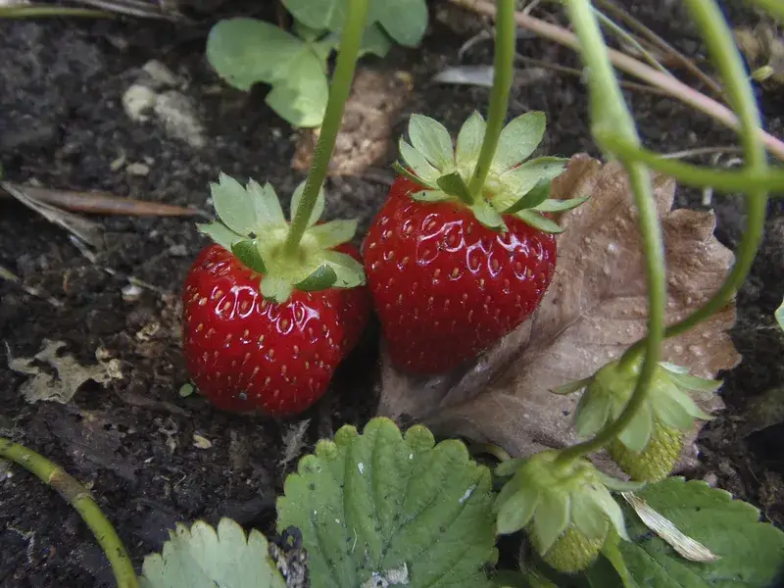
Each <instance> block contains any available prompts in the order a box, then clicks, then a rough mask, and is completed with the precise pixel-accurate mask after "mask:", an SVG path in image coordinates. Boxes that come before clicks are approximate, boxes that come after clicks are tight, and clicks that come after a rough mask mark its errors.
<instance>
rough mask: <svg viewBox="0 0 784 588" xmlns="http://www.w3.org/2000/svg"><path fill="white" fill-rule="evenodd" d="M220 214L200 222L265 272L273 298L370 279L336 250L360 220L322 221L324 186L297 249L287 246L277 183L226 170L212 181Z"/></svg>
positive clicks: (295, 202)
mask: <svg viewBox="0 0 784 588" xmlns="http://www.w3.org/2000/svg"><path fill="white" fill-rule="evenodd" d="M303 189H304V182H303V183H301V184H300V185H299V186H298V187H297V188H296V190H295V191H294V194H293V195H292V198H291V216H292V217H293V216H294V212H295V211H296V210H297V207H298V206H299V201H300V199H301V197H302V192H303ZM210 190H211V194H212V200H213V203H214V205H215V210H216V212H217V215H218V219H217V220H216V221H214V222H211V223H207V224H200V225H198V228H199V230H200V231H201V232H202V233H204V234H205V235H207V236H209V237H210V238H211V239H212V240H213V241H214V242H215V243H217V244H218V245H221V246H222V247H224V248H225V249H227V250H229V251H231V252H232V253H233V254H234V256H235V257H236V258H237V259H238V260H239V261H240V262H241V263H242V264H243V265H245V266H247V267H248V268H250V269H251V270H253V271H254V272H256V273H258V274H259V275H260V290H261V293H262V295H263V296H264V297H265V298H266V299H269V300H273V301H275V302H277V303H279V304H280V303H283V302H285V301H286V300H288V299H289V297H290V296H291V294H292V292H293V291H294V290H299V291H302V292H316V291H320V290H326V289H327V288H354V287H356V286H361V285H363V284H364V283H365V274H364V271H363V269H362V265H361V264H360V263H359V262H358V261H357V260H355V259H354V258H352V257H351V256H350V255H346V254H345V253H340V252H338V251H335V250H334V248H335V247H337V246H338V245H341V244H343V243H346V242H348V241H350V240H351V239H352V238H353V237H354V234H355V233H356V230H357V221H356V220H333V221H329V222H324V223H320V222H319V218H320V217H321V215H322V213H323V211H324V192H323V190H321V191H319V195H318V199H317V201H316V206H315V207H314V209H313V213H312V214H311V216H310V219H308V226H307V229H306V231H305V233H304V235H303V237H302V239H301V240H300V242H299V246H298V248H297V250H296V252H295V254H294V255H289V254H287V253H286V252H285V247H284V244H285V242H286V238H287V236H288V234H289V222H288V221H287V220H286V218H285V216H284V214H283V209H282V208H281V206H280V201H279V200H278V196H277V194H276V193H275V189H274V188H273V187H272V186H271V185H270V184H269V183H267V184H265V185H264V186H262V185H260V184H259V183H257V182H255V181H254V180H250V181H249V182H248V183H247V185H246V186H244V187H243V186H242V185H241V184H240V183H239V182H238V181H237V180H235V179H234V178H232V177H230V176H228V175H226V174H224V173H221V175H220V178H219V181H218V183H212V184H210Z"/></svg>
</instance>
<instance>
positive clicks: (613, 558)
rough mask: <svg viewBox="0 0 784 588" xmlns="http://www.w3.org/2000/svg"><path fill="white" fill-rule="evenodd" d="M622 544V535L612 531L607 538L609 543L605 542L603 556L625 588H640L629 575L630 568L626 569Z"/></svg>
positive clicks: (600, 585)
mask: <svg viewBox="0 0 784 588" xmlns="http://www.w3.org/2000/svg"><path fill="white" fill-rule="evenodd" d="M620 544H621V537H620V535H618V533H616V532H615V530H614V529H612V530H611V531H610V535H609V536H608V537H607V541H605V542H604V546H603V547H602V555H603V556H604V559H605V560H606V561H607V562H609V564H610V565H611V566H612V568H613V569H614V570H615V573H616V574H618V576H619V577H620V580H621V584H622V585H623V588H638V587H637V582H635V581H634V579H633V578H632V577H631V575H630V574H629V568H627V567H626V562H625V561H624V560H623V554H622V553H621V550H620ZM598 586H599V587H601V588H605V587H607V586H608V584H599V585H598Z"/></svg>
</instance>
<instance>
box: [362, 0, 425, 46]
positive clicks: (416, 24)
mask: <svg viewBox="0 0 784 588" xmlns="http://www.w3.org/2000/svg"><path fill="white" fill-rule="evenodd" d="M374 5H378V7H379V12H378V16H377V18H378V20H379V22H380V23H381V26H382V27H384V30H386V32H387V33H389V36H390V37H392V38H393V39H394V40H395V41H397V42H398V43H400V44H401V45H405V46H407V47H414V46H415V45H417V44H419V42H420V41H421V40H422V37H423V36H424V35H425V31H426V30H427V21H428V10H427V2H426V1H425V0H376V2H374Z"/></svg>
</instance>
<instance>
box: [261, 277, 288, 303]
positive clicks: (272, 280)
mask: <svg viewBox="0 0 784 588" xmlns="http://www.w3.org/2000/svg"><path fill="white" fill-rule="evenodd" d="M292 290H293V285H292V283H291V281H290V280H288V279H286V278H283V277H279V276H271V275H266V276H264V277H262V278H261V295H262V296H264V298H266V299H267V300H274V301H275V302H277V303H278V304H282V303H284V302H286V300H288V299H289V296H291V292H292Z"/></svg>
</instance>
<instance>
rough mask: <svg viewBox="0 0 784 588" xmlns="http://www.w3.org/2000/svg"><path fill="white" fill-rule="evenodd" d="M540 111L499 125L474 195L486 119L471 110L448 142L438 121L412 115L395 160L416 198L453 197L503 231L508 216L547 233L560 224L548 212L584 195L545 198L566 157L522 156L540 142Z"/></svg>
mask: <svg viewBox="0 0 784 588" xmlns="http://www.w3.org/2000/svg"><path fill="white" fill-rule="evenodd" d="M544 129H545V115H544V113H543V112H527V113H525V114H522V115H521V116H518V117H517V118H515V119H513V120H512V121H511V122H509V124H507V125H506V127H504V129H503V131H502V132H501V136H500V138H499V142H498V146H497V149H496V152H495V155H494V157H493V161H492V164H491V166H490V171H489V173H488V175H487V179H486V180H485V183H484V186H481V190H479V194H478V195H477V196H473V195H472V193H471V190H469V185H470V182H471V178H472V176H473V174H474V170H475V168H476V166H477V162H478V160H479V153H480V150H481V147H482V142H483V140H484V136H485V130H486V123H485V120H484V119H483V118H482V115H481V114H479V113H478V112H474V113H473V114H471V116H469V117H468V119H467V120H466V121H465V123H464V124H463V126H462V127H461V129H460V132H459V133H458V136H457V141H456V143H455V144H454V145H453V143H452V138H451V136H450V134H449V131H447V129H446V128H445V127H444V126H443V125H442V124H441V123H439V122H438V121H436V120H434V119H432V118H429V117H427V116H423V115H420V114H414V115H412V116H411V118H410V120H409V124H408V138H409V140H410V142H408V141H406V140H405V139H403V138H401V139H400V144H399V147H400V157H401V160H402V163H400V162H399V163H397V164H395V169H396V170H397V171H398V173H400V174H401V175H404V176H406V177H408V178H409V179H410V180H412V181H414V182H416V183H418V184H420V185H421V186H423V187H424V189H423V190H421V191H419V192H415V193H413V194H411V198H413V199H414V200H417V201H420V202H444V201H452V202H456V203H461V204H462V205H464V206H467V207H468V208H469V209H470V210H471V211H472V212H473V213H474V216H475V217H476V219H477V220H478V221H479V222H480V223H482V224H483V225H484V226H486V227H488V228H491V229H495V230H499V231H506V230H507V227H506V224H505V222H504V219H503V216H504V215H513V216H516V217H517V218H519V219H520V220H522V221H523V222H525V223H526V224H528V225H530V226H532V227H534V228H536V229H539V230H541V231H544V232H547V233H560V232H562V231H563V229H562V228H561V227H560V226H559V225H558V224H557V223H556V222H555V221H553V220H552V219H551V218H550V217H549V216H548V213H558V212H563V211H566V210H570V209H572V208H576V207H577V206H580V205H581V204H582V203H584V202H585V201H586V200H588V196H580V197H577V198H572V199H569V200H557V199H552V198H550V186H551V182H552V180H554V179H555V178H556V177H558V176H559V175H561V173H562V172H563V171H564V169H565V168H566V163H567V162H568V159H565V158H561V157H538V158H535V159H531V160H529V161H526V160H527V159H528V157H529V156H530V155H531V154H532V153H533V152H534V150H535V149H536V148H537V146H538V145H539V143H540V142H541V141H542V138H543V136H544Z"/></svg>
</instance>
